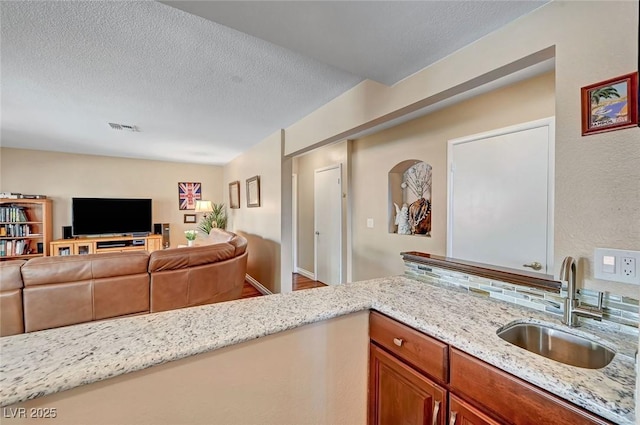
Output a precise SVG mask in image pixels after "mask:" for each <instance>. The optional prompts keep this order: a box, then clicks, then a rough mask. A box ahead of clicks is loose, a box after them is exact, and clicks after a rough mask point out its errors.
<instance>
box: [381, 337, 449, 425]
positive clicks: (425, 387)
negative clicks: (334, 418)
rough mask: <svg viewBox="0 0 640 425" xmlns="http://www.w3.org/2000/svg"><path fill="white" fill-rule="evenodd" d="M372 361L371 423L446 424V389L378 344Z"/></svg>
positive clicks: (383, 424)
mask: <svg viewBox="0 0 640 425" xmlns="http://www.w3.org/2000/svg"><path fill="white" fill-rule="evenodd" d="M369 364H370V372H369V379H370V384H369V385H370V388H371V389H372V390H371V391H370V392H369V397H370V398H369V424H370V425H385V424H406V425H444V423H445V422H444V421H445V416H446V411H445V409H446V396H447V391H446V390H445V389H444V388H442V387H440V386H439V385H437V384H436V383H435V382H433V381H431V380H430V379H428V378H426V377H425V376H424V375H422V374H421V373H420V372H418V371H417V370H415V369H413V368H412V367H410V366H408V365H407V364H405V363H404V362H402V361H400V360H398V359H396V358H395V357H393V356H391V355H389V354H387V353H386V352H385V351H384V350H382V349H380V348H378V347H377V346H376V345H374V344H371V347H370V363H369Z"/></svg>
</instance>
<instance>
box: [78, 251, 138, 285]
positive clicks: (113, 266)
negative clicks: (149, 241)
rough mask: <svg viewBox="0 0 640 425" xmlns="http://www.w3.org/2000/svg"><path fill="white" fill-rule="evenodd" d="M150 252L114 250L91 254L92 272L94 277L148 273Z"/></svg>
mask: <svg viewBox="0 0 640 425" xmlns="http://www.w3.org/2000/svg"><path fill="white" fill-rule="evenodd" d="M148 266H149V253H148V252H147V251H133V252H126V253H120V252H114V253H109V254H95V255H92V256H91V273H92V275H93V278H94V279H101V278H105V277H115V276H126V275H134V274H139V273H144V274H147V268H148Z"/></svg>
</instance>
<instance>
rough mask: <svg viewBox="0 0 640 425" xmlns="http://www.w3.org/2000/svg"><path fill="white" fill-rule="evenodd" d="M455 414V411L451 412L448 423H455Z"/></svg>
mask: <svg viewBox="0 0 640 425" xmlns="http://www.w3.org/2000/svg"><path fill="white" fill-rule="evenodd" d="M456 416H458V413H457V412H451V419H449V425H456Z"/></svg>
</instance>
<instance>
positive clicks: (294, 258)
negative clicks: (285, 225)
mask: <svg viewBox="0 0 640 425" xmlns="http://www.w3.org/2000/svg"><path fill="white" fill-rule="evenodd" d="M291 265H292V269H293V272H294V273H298V175H297V174H296V173H292V174H291Z"/></svg>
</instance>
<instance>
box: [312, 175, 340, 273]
mask: <svg viewBox="0 0 640 425" xmlns="http://www.w3.org/2000/svg"><path fill="white" fill-rule="evenodd" d="M334 168H337V169H338V171H339V172H340V183H339V185H340V199H339V205H340V214H339V217H340V219H339V220H338V225H339V228H340V239H339V240H340V250H339V251H338V252H339V254H340V255H339V256H338V275H339V276H340V283H342V266H343V265H342V243H343V235H342V212H343V211H342V180H343V179H342V163H338V164H334V165H328V166H326V167H321V168H316V169H314V170H313V232H314V235H313V279H314V280H318V238H317V235H316V234H315V232H317V230H316V229H317V228H318V214H316V207H317V205H316V199H315V191H316V178H315V177H316V173H318V172H322V171H328V170H332V169H334ZM323 283H324V284H326V285H330V283H328V282H323Z"/></svg>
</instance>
